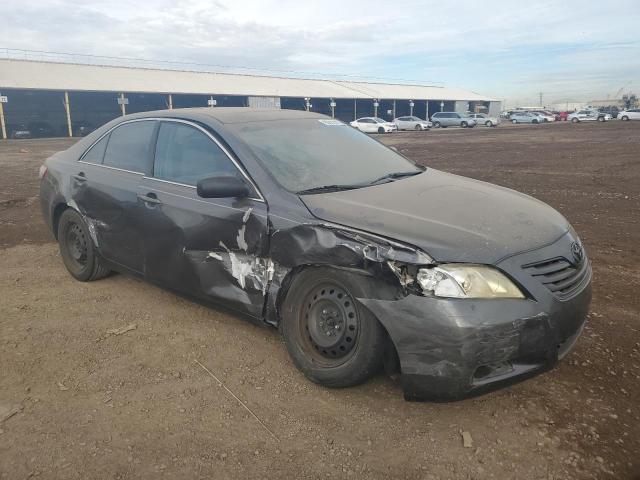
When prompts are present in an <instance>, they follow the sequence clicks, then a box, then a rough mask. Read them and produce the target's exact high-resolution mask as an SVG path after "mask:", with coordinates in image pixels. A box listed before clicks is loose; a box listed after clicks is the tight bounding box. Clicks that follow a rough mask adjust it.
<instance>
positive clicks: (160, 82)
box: [0, 59, 496, 101]
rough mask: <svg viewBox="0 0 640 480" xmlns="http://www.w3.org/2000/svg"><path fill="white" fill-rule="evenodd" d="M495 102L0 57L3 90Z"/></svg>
mask: <svg viewBox="0 0 640 480" xmlns="http://www.w3.org/2000/svg"><path fill="white" fill-rule="evenodd" d="M1 88H19V89H37V90H70V91H98V92H100V91H102V92H129V93H176V94H178V93H184V94H202V95H250V96H266V97H310V98H334V99H340V98H361V99H372V98H377V99H396V100H460V101H462V100H465V101H496V100H495V99H493V98H490V97H486V96H483V95H479V94H477V93H474V92H470V91H467V90H462V89H458V88H450V87H440V86H425V85H404V84H389V83H374V82H352V81H344V80H318V79H302V78H286V77H275V76H261V75H243V74H231V73H215V72H196V71H182V70H161V69H151V68H132V67H118V66H107V65H83V64H75V63H61V62H40V61H32V60H11V59H0V89H1Z"/></svg>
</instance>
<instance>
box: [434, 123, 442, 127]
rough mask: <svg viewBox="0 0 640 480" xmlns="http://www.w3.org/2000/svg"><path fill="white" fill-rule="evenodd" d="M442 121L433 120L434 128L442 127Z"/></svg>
mask: <svg viewBox="0 0 640 480" xmlns="http://www.w3.org/2000/svg"><path fill="white" fill-rule="evenodd" d="M440 127H441V125H440V122H433V128H440Z"/></svg>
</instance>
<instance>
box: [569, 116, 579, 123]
mask: <svg viewBox="0 0 640 480" xmlns="http://www.w3.org/2000/svg"><path fill="white" fill-rule="evenodd" d="M579 121H580V120H579V119H577V118H576V117H573V118H572V119H571V123H578V122H579Z"/></svg>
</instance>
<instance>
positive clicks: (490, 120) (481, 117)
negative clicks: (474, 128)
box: [469, 113, 500, 127]
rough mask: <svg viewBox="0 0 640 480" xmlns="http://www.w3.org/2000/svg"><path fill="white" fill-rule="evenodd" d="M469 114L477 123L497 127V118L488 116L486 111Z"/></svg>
mask: <svg viewBox="0 0 640 480" xmlns="http://www.w3.org/2000/svg"><path fill="white" fill-rule="evenodd" d="M469 116H470V117H471V118H473V119H474V120H475V121H476V123H477V124H478V125H484V126H485V127H497V126H498V125H500V119H499V118H497V117H490V116H489V115H487V114H486V113H470V114H469Z"/></svg>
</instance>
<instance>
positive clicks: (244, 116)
mask: <svg viewBox="0 0 640 480" xmlns="http://www.w3.org/2000/svg"><path fill="white" fill-rule="evenodd" d="M127 117H128V118H154V117H178V118H182V119H185V120H196V121H197V120H201V119H202V118H203V117H209V118H212V119H214V120H217V121H218V122H220V123H229V124H230V123H245V122H269V121H278V120H300V119H313V118H326V115H322V114H320V113H314V112H307V111H306V110H286V109H275V108H251V107H196V108H174V109H172V110H154V111H150V112H141V113H136V114H133V115H127Z"/></svg>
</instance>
